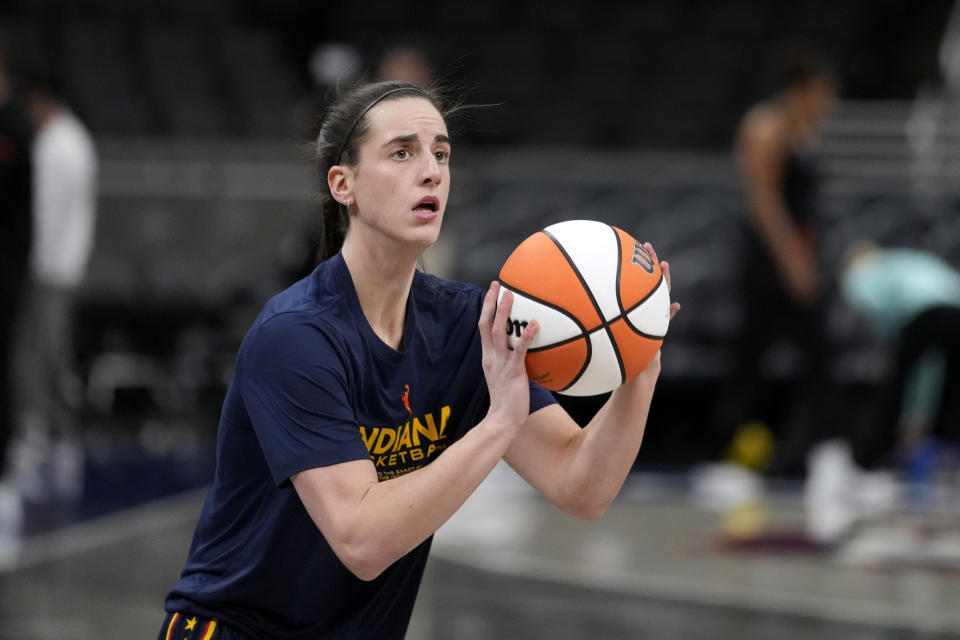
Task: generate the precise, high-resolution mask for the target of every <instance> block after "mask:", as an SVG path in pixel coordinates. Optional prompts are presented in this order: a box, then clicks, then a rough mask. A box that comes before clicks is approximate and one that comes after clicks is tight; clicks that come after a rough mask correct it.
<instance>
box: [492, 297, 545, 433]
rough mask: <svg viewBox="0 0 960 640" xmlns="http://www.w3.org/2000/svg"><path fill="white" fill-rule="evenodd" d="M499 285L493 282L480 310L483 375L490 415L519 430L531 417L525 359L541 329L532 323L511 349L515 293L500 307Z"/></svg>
mask: <svg viewBox="0 0 960 640" xmlns="http://www.w3.org/2000/svg"><path fill="white" fill-rule="evenodd" d="M499 293H500V283H499V282H496V281H494V282H492V283H491V284H490V288H489V289H487V294H486V296H484V299H483V306H482V308H481V309H480V321H479V323H478V327H479V329H480V344H481V346H482V348H483V360H482V362H483V373H484V376H485V377H486V379H487V388H488V389H489V390H490V410H489V412H488V414H487V415H489V416H492V417H494V418H496V419H497V420H498V421H500V422H502V423H503V424H504V425H505V426H507V427H509V428H514V429H515V428H516V427H519V426H520V425H521V424H523V422H524V421H525V420H526V419H527V416H528V415H529V413H530V383H529V380H528V378H527V367H526V364H525V362H524V358H525V357H526V355H527V348H528V347H529V346H530V342H531V341H532V340H533V338H534V336H535V335H536V334H537V331H538V330H539V328H540V325H539V324H537V321H536V320H532V321H531V322H530V324H529V325H527V327H526V328H525V329H524V330H523V333H522V334H521V336H520V339H519V340H517V342H516V344H515V345H514V348H513V349H511V348H510V345H509V342H508V340H507V317H508V316H509V315H510V308H511V307H512V306H513V293H511V292H510V291H505V292H504V294H503V298H502V299H501V300H500V303H499V304H497V297H498V295H499Z"/></svg>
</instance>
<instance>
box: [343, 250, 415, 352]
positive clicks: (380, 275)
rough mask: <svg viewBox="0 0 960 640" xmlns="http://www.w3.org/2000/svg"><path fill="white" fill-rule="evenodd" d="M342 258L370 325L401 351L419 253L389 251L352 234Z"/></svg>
mask: <svg viewBox="0 0 960 640" xmlns="http://www.w3.org/2000/svg"><path fill="white" fill-rule="evenodd" d="M393 249H397V250H393ZM341 254H342V255H343V260H344V262H346V263H347V268H348V269H349V270H350V277H351V278H352V280H353V286H354V288H355V289H356V291H357V298H358V299H359V300H360V308H361V309H362V310H363V315H364V316H365V317H366V319H367V322H368V323H369V324H370V327H371V328H372V329H373V331H374V333H376V334H377V335H378V336H379V337H380V339H381V340H383V341H384V342H385V343H386V344H388V345H389V346H391V347H393V348H394V349H398V348H399V347H400V344H401V342H402V340H403V327H404V320H405V318H406V310H407V298H408V297H409V295H410V286H411V284H412V283H413V274H414V271H416V268H417V259H418V257H419V253H417V254H411V253H410V252H409V250H408V251H406V252H404V251H402V250H400V248H387V249H385V248H384V247H382V246H376V245H375V244H373V243H369V242H363V241H362V240H361V239H360V238H358V237H357V234H355V233H348V234H347V238H346V240H345V241H344V243H343V249H341Z"/></svg>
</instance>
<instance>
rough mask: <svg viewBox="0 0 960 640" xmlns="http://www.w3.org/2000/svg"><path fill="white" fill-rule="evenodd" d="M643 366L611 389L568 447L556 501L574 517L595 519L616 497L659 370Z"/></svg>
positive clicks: (635, 447) (629, 465) (635, 449)
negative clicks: (607, 396) (643, 370)
mask: <svg viewBox="0 0 960 640" xmlns="http://www.w3.org/2000/svg"><path fill="white" fill-rule="evenodd" d="M652 366H653V367H654V368H655V371H647V372H644V373H642V374H641V375H639V376H637V377H636V378H634V379H633V380H631V381H630V382H628V383H626V384H624V385H622V386H621V387H620V388H618V389H617V390H615V391H614V392H613V393H612V394H611V396H610V399H609V400H607V402H606V403H605V404H604V405H603V407H602V408H601V409H600V411H598V412H597V414H596V416H594V418H593V420H591V421H590V423H589V424H588V425H587V426H586V427H585V428H584V429H583V430H582V431H581V432H580V434H578V436H577V437H576V438H575V439H573V440H572V441H571V442H570V444H569V445H568V447H567V450H566V452H565V456H564V462H563V465H562V468H563V473H562V476H561V477H562V485H561V495H560V497H559V500H560V502H561V504H563V505H564V508H565V509H566V510H567V511H569V512H571V513H574V514H576V515H578V516H581V517H585V518H596V517H599V516H600V515H602V514H603V511H604V510H605V509H606V507H607V505H609V504H610V502H611V501H613V499H614V498H615V497H616V495H617V494H618V493H619V492H620V488H621V487H622V486H623V483H624V481H625V480H626V478H627V474H629V473H630V470H631V469H632V468H633V463H634V461H635V460H636V457H637V453H638V451H639V450H640V444H641V443H642V441H643V434H644V430H645V428H646V423H647V415H648V414H649V412H650V403H651V401H652V399H653V391H654V387H655V386H656V381H657V377H658V375H659V365H658V364H657V363H655V364H654V365H652Z"/></svg>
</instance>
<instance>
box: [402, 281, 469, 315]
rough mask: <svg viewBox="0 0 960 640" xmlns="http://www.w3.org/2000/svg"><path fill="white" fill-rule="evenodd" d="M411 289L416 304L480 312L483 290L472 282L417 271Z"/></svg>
mask: <svg viewBox="0 0 960 640" xmlns="http://www.w3.org/2000/svg"><path fill="white" fill-rule="evenodd" d="M413 291H414V295H415V296H416V299H417V304H418V305H437V306H443V307H445V308H447V309H449V310H450V311H463V312H474V311H476V313H478V314H479V313H480V306H481V305H482V304H483V294H484V291H483V289H481V288H480V287H478V286H477V285H474V284H469V283H466V282H457V281H456V280H444V279H443V278H438V277H437V276H434V275H430V274H428V273H421V272H419V271H418V272H417V274H416V276H415V277H414V280H413Z"/></svg>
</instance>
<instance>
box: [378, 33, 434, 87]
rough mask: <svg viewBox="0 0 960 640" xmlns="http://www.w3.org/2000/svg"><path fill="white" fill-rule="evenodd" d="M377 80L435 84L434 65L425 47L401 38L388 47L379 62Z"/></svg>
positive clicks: (426, 85) (423, 84)
mask: <svg viewBox="0 0 960 640" xmlns="http://www.w3.org/2000/svg"><path fill="white" fill-rule="evenodd" d="M376 79H377V80H397V81H400V82H409V83H410V84H415V85H417V86H418V87H429V86H431V85H432V84H433V81H434V75H433V65H432V64H431V63H430V58H429V56H427V54H426V51H424V49H423V47H421V46H420V45H418V44H416V43H414V42H412V41H403V40H399V41H397V42H396V43H394V44H393V45H391V46H389V47H387V49H386V51H384V53H383V55H382V56H381V57H380V61H379V62H378V63H377V72H376Z"/></svg>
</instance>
